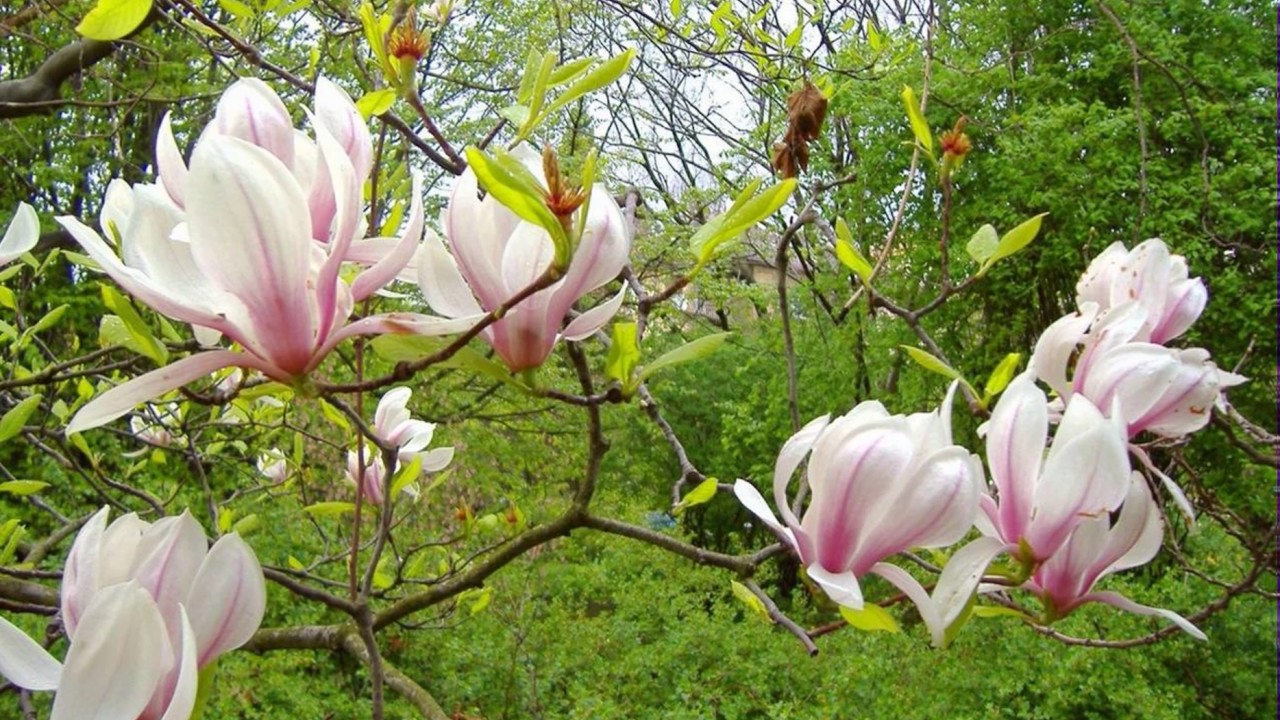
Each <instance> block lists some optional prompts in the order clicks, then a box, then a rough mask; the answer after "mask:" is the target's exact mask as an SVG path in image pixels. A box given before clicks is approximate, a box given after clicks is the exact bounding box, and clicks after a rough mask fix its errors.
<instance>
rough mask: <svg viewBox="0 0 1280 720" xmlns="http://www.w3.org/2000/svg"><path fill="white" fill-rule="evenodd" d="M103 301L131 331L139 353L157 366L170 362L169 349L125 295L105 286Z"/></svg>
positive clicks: (103, 288) (103, 287)
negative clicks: (157, 337) (158, 338)
mask: <svg viewBox="0 0 1280 720" xmlns="http://www.w3.org/2000/svg"><path fill="white" fill-rule="evenodd" d="M102 300H103V302H104V303H105V304H106V306H107V308H108V309H109V310H111V311H112V312H114V313H115V314H116V315H117V316H118V317H119V318H120V320H121V321H123V322H124V326H125V328H126V329H127V330H128V331H129V336H130V337H131V338H133V341H134V343H135V347H136V348H138V350H139V352H141V353H142V354H143V355H145V356H146V357H148V358H150V359H151V361H152V362H154V363H155V364H156V365H164V364H166V363H168V362H169V349H168V348H166V347H165V346H164V343H162V342H160V341H159V340H157V339H156V336H155V335H153V334H152V332H151V328H149V327H147V324H146V322H144V321H143V320H142V316H141V315H139V314H138V311H137V310H134V309H133V305H132V304H131V303H130V302H129V301H128V300H127V299H126V298H125V297H124V296H123V295H121V294H120V293H119V292H117V291H116V289H115V288H113V287H111V286H110V285H103V286H102Z"/></svg>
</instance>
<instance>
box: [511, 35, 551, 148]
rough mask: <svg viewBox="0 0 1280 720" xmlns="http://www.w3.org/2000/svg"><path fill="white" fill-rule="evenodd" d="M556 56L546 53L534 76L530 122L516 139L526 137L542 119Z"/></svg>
mask: <svg viewBox="0 0 1280 720" xmlns="http://www.w3.org/2000/svg"><path fill="white" fill-rule="evenodd" d="M555 63H556V58H555V55H553V54H552V53H544V54H543V56H542V62H541V63H540V64H539V66H538V73H537V74H536V75H534V76H533V89H532V90H531V91H530V92H529V102H528V105H529V122H527V123H525V124H524V125H522V126H521V127H520V131H519V132H518V133H516V139H517V140H521V139H524V138H525V137H526V136H527V134H528V133H529V132H530V131H531V130H533V129H534V128H535V127H537V125H538V121H539V120H540V119H541V116H540V112H541V110H542V106H543V105H544V104H545V103H546V101H547V81H548V80H550V79H551V70H552V68H553V67H555Z"/></svg>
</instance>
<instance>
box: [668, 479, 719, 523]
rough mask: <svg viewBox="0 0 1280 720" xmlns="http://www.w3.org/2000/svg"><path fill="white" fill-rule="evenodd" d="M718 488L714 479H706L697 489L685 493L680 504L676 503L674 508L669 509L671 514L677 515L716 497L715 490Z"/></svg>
mask: <svg viewBox="0 0 1280 720" xmlns="http://www.w3.org/2000/svg"><path fill="white" fill-rule="evenodd" d="M718 488H719V483H718V481H717V480H716V479H715V478H707V479H706V480H703V481H702V482H701V483H699V484H698V487H696V488H694V489H692V490H690V491H689V492H687V493H685V496H684V497H683V498H681V499H680V502H678V503H676V506H675V507H674V508H672V509H671V512H672V513H674V514H676V515H679V514H680V513H682V512H684V511H685V510H687V509H689V508H691V507H693V506H694V505H701V504H703V503H705V502H707V501H709V500H710V499H711V498H713V497H715V496H716V490H717V489H718Z"/></svg>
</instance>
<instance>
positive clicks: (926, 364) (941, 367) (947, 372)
mask: <svg viewBox="0 0 1280 720" xmlns="http://www.w3.org/2000/svg"><path fill="white" fill-rule="evenodd" d="M899 347H901V348H902V349H903V350H905V351H906V352H907V355H909V356H910V357H911V359H912V360H915V361H916V364H917V365H919V366H920V367H922V368H924V369H925V370H928V371H930V372H935V373H938V374H939V375H942V376H943V377H947V378H950V379H952V380H955V379H957V378H959V377H960V373H958V372H956V371H955V369H954V368H952V367H951V366H950V365H948V364H946V363H944V362H942V361H941V360H939V359H938V358H936V357H934V356H933V355H930V354H929V353H927V352H925V351H924V350H921V349H920V348H914V347H911V346H910V345H900V346H899Z"/></svg>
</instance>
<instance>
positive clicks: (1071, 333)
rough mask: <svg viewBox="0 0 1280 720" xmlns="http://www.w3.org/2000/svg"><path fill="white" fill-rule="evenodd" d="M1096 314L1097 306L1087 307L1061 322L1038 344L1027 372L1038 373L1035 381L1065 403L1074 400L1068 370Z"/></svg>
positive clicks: (1052, 327) (1046, 333) (1055, 323)
mask: <svg viewBox="0 0 1280 720" xmlns="http://www.w3.org/2000/svg"><path fill="white" fill-rule="evenodd" d="M1097 313H1098V306H1097V305H1095V304H1093V303H1086V304H1084V305H1083V306H1082V307H1081V309H1080V312H1078V313H1073V314H1071V315H1067V316H1065V317H1062V318H1059V319H1058V320H1057V321H1055V322H1054V323H1053V324H1052V325H1050V326H1049V327H1048V328H1046V329H1045V331H1044V333H1042V334H1041V335H1040V338H1039V339H1038V340H1036V347H1035V350H1034V351H1033V352H1032V353H1031V362H1030V363H1029V364H1028V366H1027V370H1028V371H1029V372H1033V373H1035V375H1036V377H1038V378H1040V379H1041V380H1043V381H1044V383H1045V384H1046V385H1048V386H1049V387H1051V388H1053V389H1054V391H1055V392H1057V393H1058V394H1059V395H1060V396H1062V397H1063V399H1067V398H1070V397H1071V383H1070V382H1068V381H1067V366H1068V364H1070V362H1071V356H1072V354H1074V353H1075V351H1076V348H1077V347H1078V346H1079V344H1080V342H1081V341H1083V340H1084V336H1085V332H1086V331H1088V329H1089V325H1090V324H1091V323H1092V322H1093V320H1094V318H1095V317H1096V316H1097Z"/></svg>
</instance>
